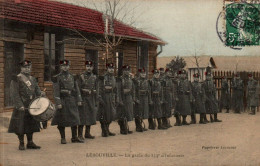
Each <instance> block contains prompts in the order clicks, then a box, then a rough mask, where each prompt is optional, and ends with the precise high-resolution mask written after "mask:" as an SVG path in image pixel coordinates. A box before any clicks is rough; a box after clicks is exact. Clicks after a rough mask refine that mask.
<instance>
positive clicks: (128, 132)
mask: <svg viewBox="0 0 260 166" xmlns="http://www.w3.org/2000/svg"><path fill="white" fill-rule="evenodd" d="M124 124H125V130H126V132H127V134H133V131H131V130H129V126H128V122H127V120H125V123H124Z"/></svg>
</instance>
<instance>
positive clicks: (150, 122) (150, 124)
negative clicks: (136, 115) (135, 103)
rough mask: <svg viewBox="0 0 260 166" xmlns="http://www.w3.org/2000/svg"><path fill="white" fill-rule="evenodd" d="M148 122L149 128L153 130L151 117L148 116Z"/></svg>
mask: <svg viewBox="0 0 260 166" xmlns="http://www.w3.org/2000/svg"><path fill="white" fill-rule="evenodd" d="M148 122H149V129H151V130H155V126H154V122H153V119H152V118H148Z"/></svg>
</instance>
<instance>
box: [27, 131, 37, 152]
mask: <svg viewBox="0 0 260 166" xmlns="http://www.w3.org/2000/svg"><path fill="white" fill-rule="evenodd" d="M26 136H27V149H41V147H40V146H38V145H36V144H35V143H34V142H33V133H29V134H26Z"/></svg>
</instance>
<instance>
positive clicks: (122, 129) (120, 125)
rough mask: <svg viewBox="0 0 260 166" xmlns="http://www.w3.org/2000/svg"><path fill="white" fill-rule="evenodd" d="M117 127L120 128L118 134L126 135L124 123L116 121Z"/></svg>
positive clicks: (120, 120)
mask: <svg viewBox="0 0 260 166" xmlns="http://www.w3.org/2000/svg"><path fill="white" fill-rule="evenodd" d="M118 125H119V127H120V134H123V135H127V130H126V129H125V125H124V121H123V120H122V119H119V120H118Z"/></svg>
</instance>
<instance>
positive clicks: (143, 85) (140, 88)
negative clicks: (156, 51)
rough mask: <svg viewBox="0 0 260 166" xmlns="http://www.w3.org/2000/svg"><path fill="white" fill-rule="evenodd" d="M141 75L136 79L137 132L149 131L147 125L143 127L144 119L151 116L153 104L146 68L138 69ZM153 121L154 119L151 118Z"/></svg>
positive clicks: (135, 112)
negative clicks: (150, 108)
mask: <svg viewBox="0 0 260 166" xmlns="http://www.w3.org/2000/svg"><path fill="white" fill-rule="evenodd" d="M138 72H139V75H138V77H136V78H135V79H134V84H135V91H136V92H135V98H136V100H135V111H134V114H135V125H136V131H137V132H143V131H147V129H146V128H145V126H144V127H143V126H142V124H144V123H143V119H148V118H149V104H150V105H151V104H152V103H151V93H150V84H149V81H148V80H147V78H146V72H145V69H144V68H143V69H139V70H138ZM151 121H152V122H153V120H152V119H151Z"/></svg>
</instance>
